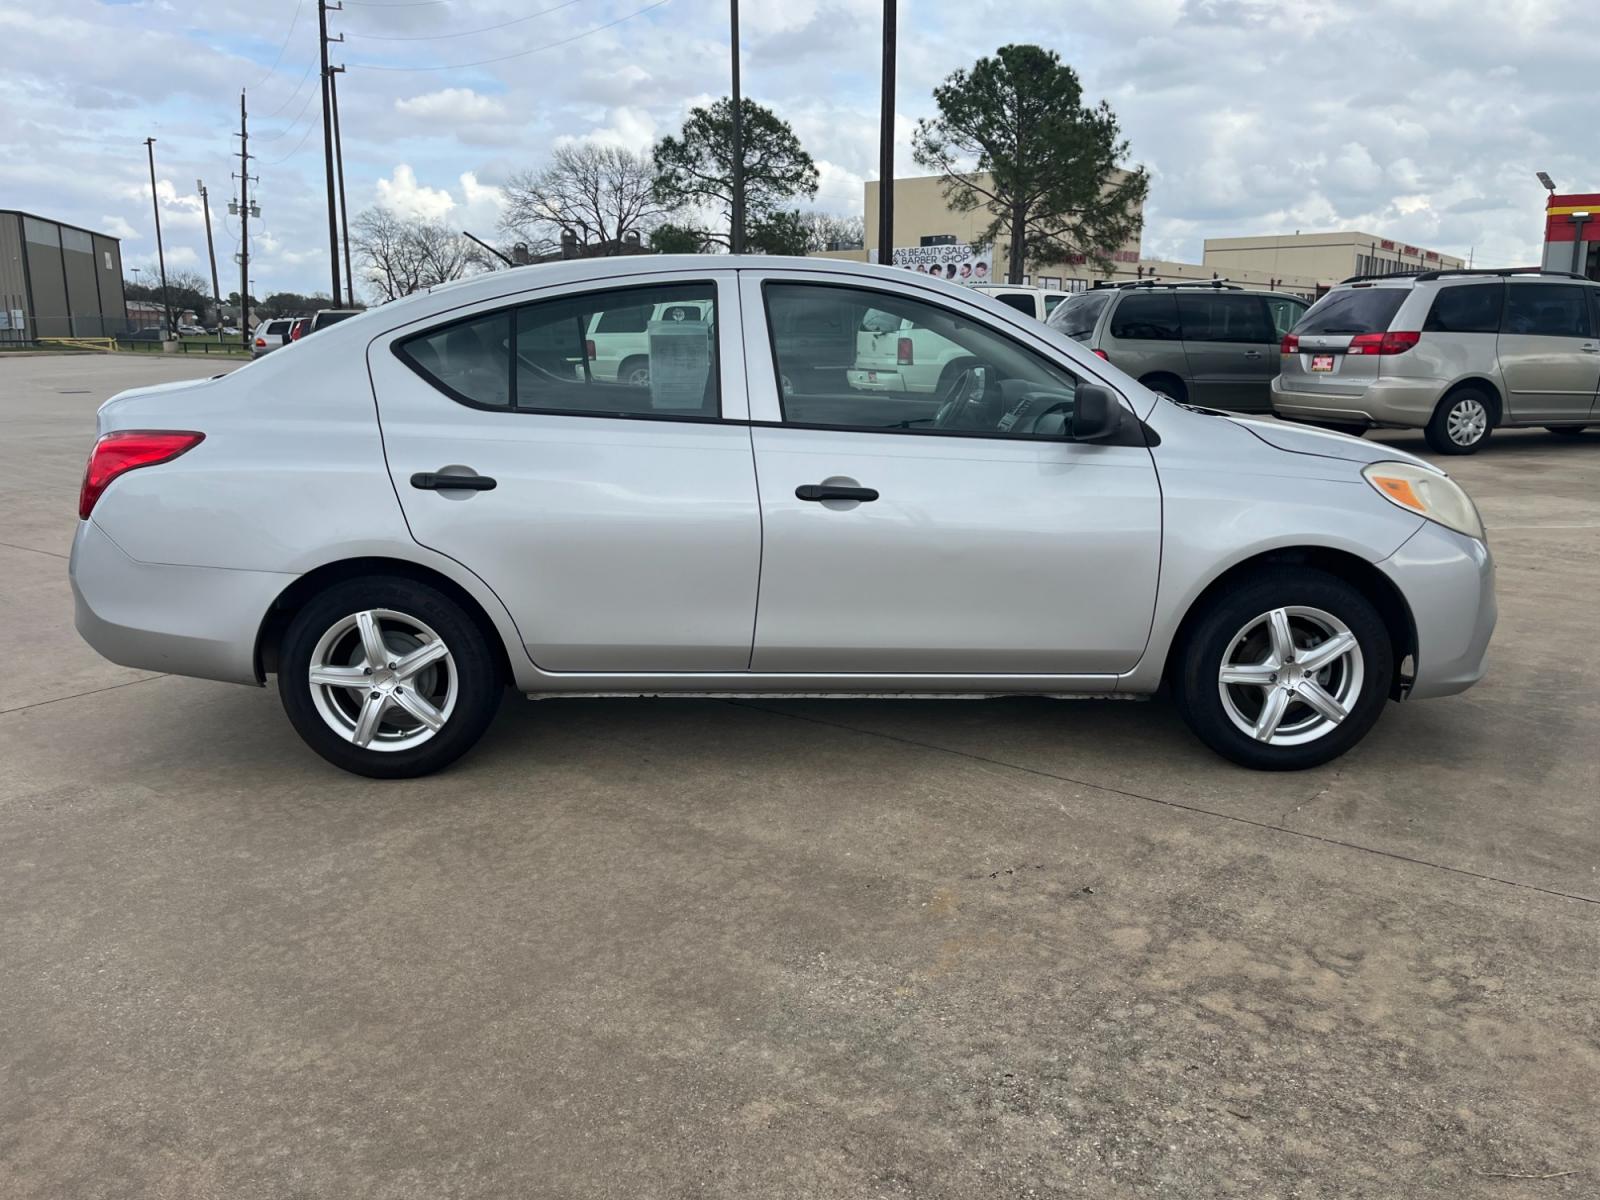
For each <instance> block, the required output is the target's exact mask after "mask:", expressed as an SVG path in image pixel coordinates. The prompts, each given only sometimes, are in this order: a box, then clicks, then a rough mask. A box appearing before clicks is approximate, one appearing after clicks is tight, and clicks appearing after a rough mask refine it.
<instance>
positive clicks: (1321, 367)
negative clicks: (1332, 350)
mask: <svg viewBox="0 0 1600 1200" xmlns="http://www.w3.org/2000/svg"><path fill="white" fill-rule="evenodd" d="M1311 369H1312V370H1313V371H1331V370H1333V355H1331V354H1313V355H1312V356H1311Z"/></svg>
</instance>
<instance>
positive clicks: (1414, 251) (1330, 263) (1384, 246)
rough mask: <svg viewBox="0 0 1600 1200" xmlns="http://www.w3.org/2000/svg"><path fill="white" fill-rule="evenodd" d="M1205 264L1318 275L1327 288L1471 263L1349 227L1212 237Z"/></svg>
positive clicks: (1226, 269) (1223, 271)
mask: <svg viewBox="0 0 1600 1200" xmlns="http://www.w3.org/2000/svg"><path fill="white" fill-rule="evenodd" d="M1202 265H1203V266H1204V267H1206V268H1207V269H1208V270H1213V271H1216V272H1217V273H1218V274H1220V275H1226V276H1228V277H1230V278H1232V277H1233V273H1234V272H1236V271H1265V272H1268V273H1270V274H1273V275H1293V276H1298V277H1301V278H1310V279H1315V280H1316V281H1317V282H1318V283H1319V284H1320V285H1321V286H1322V287H1323V288H1327V287H1329V286H1331V285H1332V284H1335V283H1338V282H1339V280H1341V279H1347V278H1349V277H1350V276H1351V275H1415V274H1418V273H1419V272H1422V271H1441V270H1448V269H1450V268H1454V267H1462V266H1465V265H1466V264H1465V263H1464V262H1463V261H1462V260H1461V259H1459V258H1457V257H1455V255H1453V254H1443V253H1440V252H1439V251H1437V250H1428V249H1426V248H1424V247H1421V246H1412V245H1409V244H1408V243H1405V242H1400V241H1396V240H1395V239H1393V238H1384V237H1379V236H1378V235H1377V234H1373V233H1357V232H1344V233H1292V234H1278V235H1271V236H1267V237H1237V238H1207V239H1206V243H1205V256H1204V260H1203V262H1202Z"/></svg>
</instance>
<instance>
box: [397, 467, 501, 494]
mask: <svg viewBox="0 0 1600 1200" xmlns="http://www.w3.org/2000/svg"><path fill="white" fill-rule="evenodd" d="M411 486H412V487H414V488H420V489H422V490H423V491H425V492H448V491H462V492H492V491H494V489H495V487H496V486H497V484H496V483H495V481H494V479H493V478H492V477H490V476H488V475H442V474H440V473H438V472H436V471H418V472H417V473H416V474H415V475H413V476H412V477H411Z"/></svg>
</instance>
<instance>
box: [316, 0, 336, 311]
mask: <svg viewBox="0 0 1600 1200" xmlns="http://www.w3.org/2000/svg"><path fill="white" fill-rule="evenodd" d="M335 11H338V9H337V8H336V9H335ZM317 31H318V43H319V45H320V46H321V50H322V163H323V169H324V175H325V178H326V180H327V185H328V268H329V273H330V278H331V279H332V280H333V290H332V291H331V292H330V293H329V296H330V297H331V298H332V301H333V303H335V304H337V303H339V214H338V212H337V210H336V209H335V207H334V199H333V107H332V105H331V104H330V103H329V94H328V89H329V82H330V80H332V78H333V76H332V75H330V74H329V72H328V0H317Z"/></svg>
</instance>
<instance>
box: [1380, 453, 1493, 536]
mask: <svg viewBox="0 0 1600 1200" xmlns="http://www.w3.org/2000/svg"><path fill="white" fill-rule="evenodd" d="M1361 474H1362V475H1364V476H1365V477H1366V480H1367V482H1368V483H1370V484H1371V485H1372V486H1373V487H1374V488H1376V489H1377V491H1378V494H1379V495H1380V496H1382V497H1383V498H1384V499H1385V500H1387V501H1389V503H1391V504H1397V505H1399V506H1400V507H1401V508H1404V509H1409V510H1410V511H1412V512H1414V513H1416V514H1417V515H1418V516H1422V517H1426V518H1428V520H1430V521H1437V522H1438V523H1439V524H1440V525H1443V526H1444V527H1445V528H1446V529H1454V530H1455V531H1456V532H1457V533H1464V534H1466V535H1467V536H1468V537H1469V538H1477V539H1478V540H1479V541H1480V542H1481V541H1483V540H1484V534H1483V518H1482V517H1480V516H1478V509H1477V506H1476V505H1474V504H1473V503H1472V498H1471V497H1470V496H1468V495H1467V494H1466V492H1464V491H1462V490H1461V487H1460V485H1459V484H1457V483H1456V481H1455V480H1453V479H1451V478H1450V477H1449V476H1447V475H1441V474H1439V473H1438V472H1437V471H1430V470H1428V468H1426V467H1419V466H1415V465H1413V464H1411V463H1401V462H1375V463H1371V464H1369V465H1368V466H1366V467H1364V468H1363V469H1362V471H1361Z"/></svg>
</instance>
